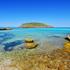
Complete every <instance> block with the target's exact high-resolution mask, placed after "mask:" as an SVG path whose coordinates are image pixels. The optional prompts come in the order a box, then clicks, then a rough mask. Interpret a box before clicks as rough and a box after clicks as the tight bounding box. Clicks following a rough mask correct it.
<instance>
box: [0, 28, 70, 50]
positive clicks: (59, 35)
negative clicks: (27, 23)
mask: <svg viewBox="0 0 70 70" xmlns="http://www.w3.org/2000/svg"><path fill="white" fill-rule="evenodd" d="M68 34H70V28H14V29H13V30H5V31H3V30H1V31H0V48H1V50H4V48H3V49H2V47H5V44H6V43H10V42H16V41H18V40H19V41H22V42H23V43H21V44H16V45H15V47H16V46H18V48H19V46H21V45H22V44H24V40H25V39H26V38H32V39H34V40H35V41H37V42H38V43H39V47H38V48H39V49H41V51H42V50H45V49H46V48H47V49H49V48H53V49H55V48H61V47H63V43H64V41H65V40H64V38H65V37H66V35H68ZM44 46H46V47H44ZM49 46H50V47H49Z"/></svg>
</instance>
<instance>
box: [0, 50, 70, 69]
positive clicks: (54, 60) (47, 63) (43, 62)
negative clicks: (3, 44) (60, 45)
mask: <svg viewBox="0 0 70 70" xmlns="http://www.w3.org/2000/svg"><path fill="white" fill-rule="evenodd" d="M1 55H2V56H1ZM0 56H1V57H0V70H70V53H67V52H64V51H63V49H57V50H54V51H53V52H51V53H50V54H47V53H38V54H28V55H26V54H25V55H23V51H21V52H18V51H15V52H13V53H10V54H9V53H7V54H5V53H4V55H3V54H0Z"/></svg>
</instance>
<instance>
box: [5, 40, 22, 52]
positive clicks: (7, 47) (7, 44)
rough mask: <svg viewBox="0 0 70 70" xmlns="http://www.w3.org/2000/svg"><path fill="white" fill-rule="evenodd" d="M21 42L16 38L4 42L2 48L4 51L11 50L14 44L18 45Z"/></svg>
mask: <svg viewBox="0 0 70 70" xmlns="http://www.w3.org/2000/svg"><path fill="white" fill-rule="evenodd" d="M22 43H23V41H21V40H17V41H14V42H10V43H5V44H4V45H5V47H4V50H5V51H12V50H13V49H14V47H15V46H17V45H20V44H22Z"/></svg>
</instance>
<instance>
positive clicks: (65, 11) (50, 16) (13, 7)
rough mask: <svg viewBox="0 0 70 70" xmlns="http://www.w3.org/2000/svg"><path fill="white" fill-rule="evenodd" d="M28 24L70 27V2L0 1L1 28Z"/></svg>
mask: <svg viewBox="0 0 70 70" xmlns="http://www.w3.org/2000/svg"><path fill="white" fill-rule="evenodd" d="M28 22H41V23H45V24H49V25H52V26H55V27H70V0H0V27H18V26H20V25H21V24H22V23H28Z"/></svg>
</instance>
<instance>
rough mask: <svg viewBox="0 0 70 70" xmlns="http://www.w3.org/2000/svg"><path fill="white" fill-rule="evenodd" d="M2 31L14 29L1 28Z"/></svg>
mask: <svg viewBox="0 0 70 70" xmlns="http://www.w3.org/2000/svg"><path fill="white" fill-rule="evenodd" d="M0 30H12V28H9V27H6V28H0Z"/></svg>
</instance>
